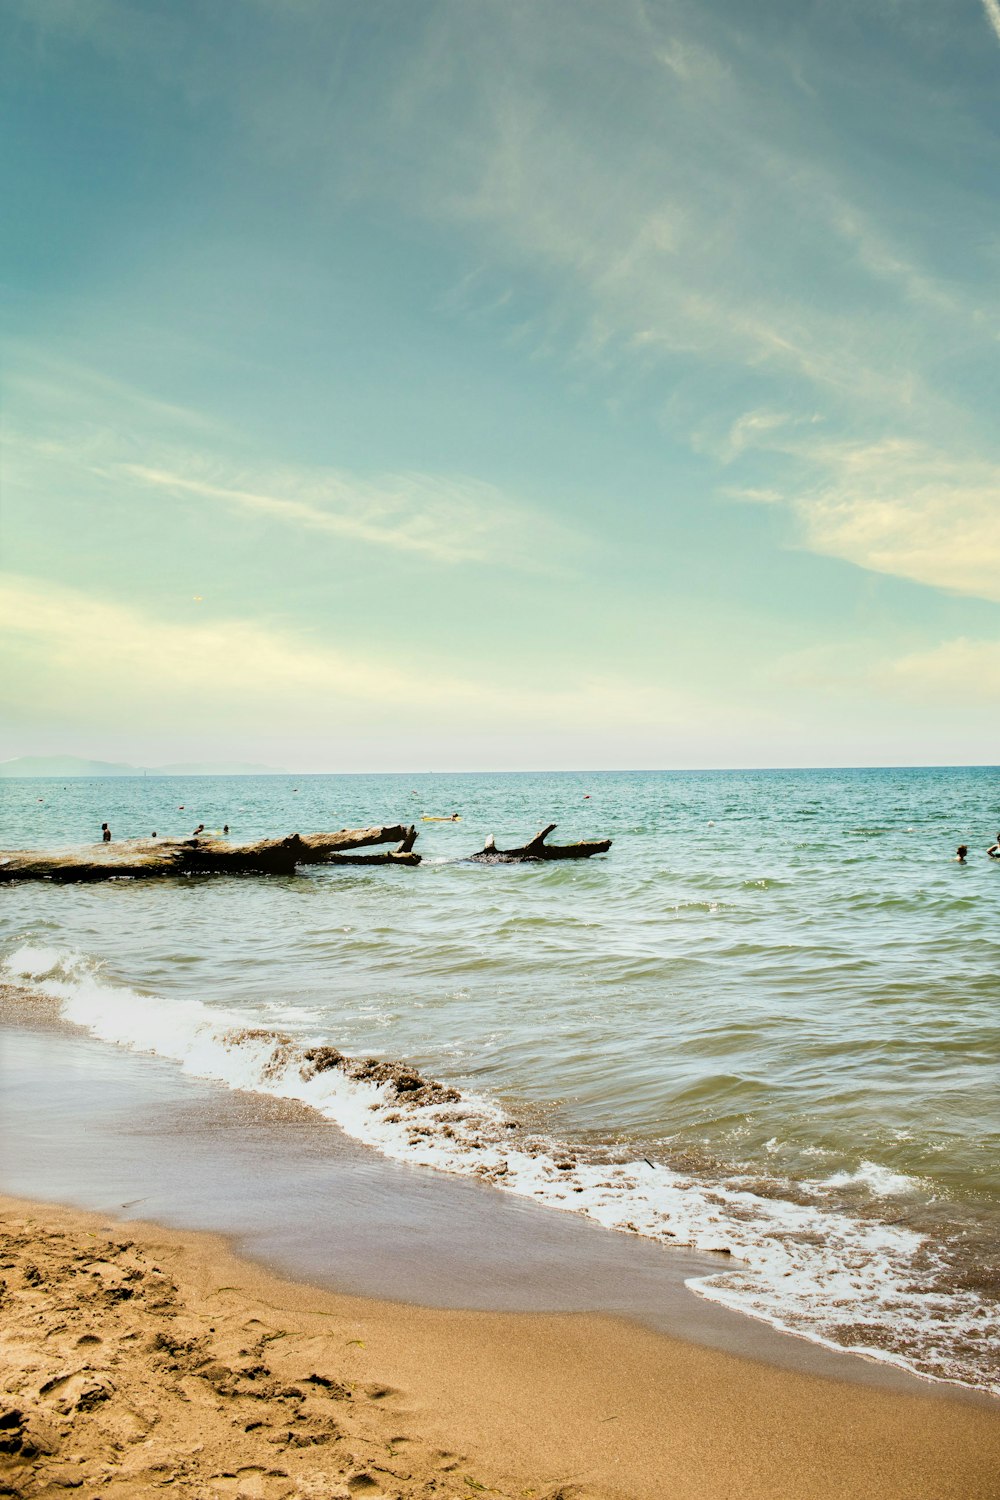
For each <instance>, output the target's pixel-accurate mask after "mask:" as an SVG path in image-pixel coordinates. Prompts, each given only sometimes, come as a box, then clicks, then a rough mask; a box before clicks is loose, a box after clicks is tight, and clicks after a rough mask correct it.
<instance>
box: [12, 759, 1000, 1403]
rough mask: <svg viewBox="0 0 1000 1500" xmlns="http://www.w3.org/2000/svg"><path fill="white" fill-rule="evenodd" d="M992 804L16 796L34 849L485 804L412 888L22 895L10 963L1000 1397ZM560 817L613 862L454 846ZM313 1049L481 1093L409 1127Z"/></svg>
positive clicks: (966, 795)
mask: <svg viewBox="0 0 1000 1500" xmlns="http://www.w3.org/2000/svg"><path fill="white" fill-rule="evenodd" d="M998 792H1000V773H998V772H997V771H995V770H990V769H972V770H936V769H930V770H928V769H920V770H878V771H828V772H822V771H818V772H817V771H801V772H784V771H781V772H747V773H731V772H725V773H722V772H719V773H623V774H610V773H606V774H599V775H589V776H584V775H580V774H575V773H574V774H566V775H495V776H479V775H475V776H473V775H470V776H440V777H427V776H423V777H416V778H404V777H388V776H379V777H306V778H300V779H293V778H285V777H267V778H259V779H256V778H190V779H185V778H169V779H167V778H136V779H120V780H103V781H94V782H75V781H67V782H60V781H51V780H46V781H28V780H23V781H16V782H12V781H7V782H0V845H2V846H4V847H15V846H27V845H46V846H52V845H56V844H59V843H62V842H76V841H81V840H84V839H91V838H93V837H94V836H95V833H96V830H97V829H98V828H99V825H100V823H101V822H102V821H104V820H105V819H106V820H107V821H109V822H110V824H111V827H112V829H113V831H114V832H115V834H116V835H118V836H127V835H132V834H145V833H148V832H150V831H151V830H152V829H153V828H156V829H157V831H158V832H160V833H161V834H165V833H181V832H182V833H188V832H190V830H191V829H192V828H193V827H194V826H195V825H196V824H197V823H200V822H204V823H205V824H206V825H207V826H208V827H209V828H215V827H221V825H222V823H223V822H228V823H229V824H230V825H231V828H232V831H233V834H234V836H236V837H251V836H255V835H259V834H276V833H287V832H291V831H293V830H296V829H297V830H299V831H301V832H310V831H317V830H320V829H326V828H339V827H342V826H359V825H362V824H367V823H370V822H389V821H392V822H394V821H398V820H402V821H408V820H409V819H411V818H417V817H419V815H420V814H421V813H436V814H440V813H450V812H451V811H453V810H455V809H457V810H458V811H460V812H461V814H462V821H461V822H459V823H456V824H442V823H428V824H419V825H418V826H419V827H420V829H421V836H420V840H419V843H418V848H419V849H420V850H421V852H422V853H423V854H424V856H425V863H424V864H423V865H422V866H421V867H420V869H418V870H399V869H384V868H378V867H376V868H373V869H368V870H365V869H361V868H353V869H351V868H340V869H326V870H323V869H317V868H312V869H310V870H308V871H306V872H304V873H303V874H302V875H301V876H299V877H296V878H293V879H269V880H257V879H249V878H248V879H215V880H206V879H200V880H195V879H192V880H188V881H183V882H177V883H173V882H169V883H168V882H164V883H154V882H135V883H126V882H114V883H112V884H110V885H105V886H94V887H53V886H48V885H44V886H35V887H28V886H26V887H23V888H11V887H8V888H5V889H3V890H2V895H0V943H2V948H3V954H4V956H5V962H6V974H7V976H8V977H13V978H15V979H17V980H18V981H20V982H23V983H29V982H31V983H35V984H41V985H42V986H43V987H45V988H47V989H48V990H49V992H50V993H52V994H55V995H57V996H58V998H59V999H60V1001H61V1003H62V1005H63V1009H64V1013H65V1014H66V1015H67V1016H68V1018H69V1019H72V1020H74V1021H76V1022H77V1023H78V1024H80V1025H82V1026H85V1027H87V1028H89V1029H90V1030H91V1031H93V1032H94V1033H95V1034H97V1035H100V1036H102V1037H104V1038H106V1039H107V1040H113V1041H117V1042H119V1043H121V1044H123V1045H129V1046H132V1047H135V1048H140V1049H145V1050H149V1051H155V1052H158V1053H160V1054H161V1055H164V1056H168V1057H174V1058H175V1059H176V1060H177V1061H179V1062H181V1063H182V1064H183V1066H185V1067H186V1068H187V1069H188V1070H189V1071H192V1072H196V1073H199V1074H201V1075H202V1076H207V1077H216V1078H219V1079H221V1080H223V1081H225V1082H229V1083H231V1084H239V1085H241V1086H244V1087H253V1088H257V1089H260V1090H262V1091H268V1092H275V1093H283V1094H286V1095H291V1096H292V1097H300V1098H304V1099H306V1100H307V1102H310V1103H312V1104H314V1105H315V1106H316V1107H318V1108H319V1109H321V1110H322V1111H323V1112H324V1113H326V1114H328V1115H329V1116H330V1117H331V1118H333V1119H336V1120H337V1121H338V1122H339V1123H340V1124H341V1125H342V1126H344V1128H346V1129H347V1130H348V1131H350V1132H351V1133H352V1134H354V1135H355V1136H356V1137H358V1138H359V1139H361V1140H363V1141H365V1142H367V1143H368V1144H370V1145H372V1146H373V1147H374V1148H376V1149H378V1150H380V1151H382V1152H383V1153H385V1154H388V1155H392V1156H398V1157H401V1158H403V1159H407V1160H411V1161H417V1162H423V1163H424V1164H426V1165H428V1166H435V1167H440V1168H444V1169H446V1170H449V1171H454V1172H463V1173H470V1174H471V1173H476V1174H477V1175H479V1176H484V1177H486V1178H487V1180H490V1181H494V1182H495V1183H496V1185H497V1186H498V1188H500V1189H502V1190H505V1191H508V1192H514V1193H517V1194H520V1195H523V1196H530V1197H533V1198H535V1199H537V1200H538V1201H540V1202H543V1203H547V1204H549V1205H550V1206H552V1207H553V1208H561V1209H571V1210H574V1211H577V1212H584V1213H587V1214H589V1215H590V1216H591V1217H593V1218H596V1219H598V1221H599V1222H602V1223H606V1224H609V1225H614V1226H617V1227H632V1228H634V1229H635V1230H636V1231H638V1232H640V1233H643V1234H645V1235H648V1236H650V1237H651V1238H664V1239H667V1240H668V1241H669V1240H672V1241H673V1242H674V1243H690V1244H693V1245H696V1246H700V1247H702V1248H720V1247H721V1248H727V1249H729V1250H731V1251H732V1252H733V1255H734V1257H735V1258H734V1260H733V1262H732V1267H731V1269H729V1268H727V1269H726V1270H725V1271H723V1272H721V1273H720V1274H719V1275H717V1276H715V1277H712V1278H710V1279H709V1280H708V1281H701V1282H700V1283H699V1284H698V1289H699V1290H701V1291H702V1292H703V1293H704V1294H705V1295H708V1296H711V1297H713V1298H715V1299H717V1300H719V1301H724V1302H727V1303H728V1304H729V1305H731V1306H736V1307H740V1308H742V1309H743V1310H745V1311H748V1312H753V1313H755V1314H757V1315H758V1316H762V1317H766V1318H767V1319H768V1321H770V1322H772V1323H775V1324H778V1325H779V1326H788V1327H790V1328H792V1329H794V1330H795V1331H797V1332H800V1333H803V1334H806V1335H807V1336H809V1337H812V1338H815V1339H819V1340H823V1341H828V1342H833V1343H840V1344H847V1345H850V1346H857V1347H863V1348H866V1349H868V1350H869V1351H871V1352H873V1353H881V1354H882V1356H883V1357H884V1356H889V1357H892V1358H894V1359H896V1360H899V1361H901V1362H905V1363H907V1364H909V1365H910V1366H911V1367H912V1368H915V1369H918V1370H920V1371H922V1372H923V1373H928V1374H935V1375H938V1376H944V1377H947V1378H953V1379H954V1378H958V1379H961V1380H963V1381H967V1382H969V1383H975V1384H981V1385H982V1384H992V1385H996V1384H997V1383H998V1382H1000V1349H998V1339H997V1328H996V1322H995V1311H996V1299H997V1294H998V1289H1000V1267H998V1265H997V1238H998V1236H997V1230H998V1228H1000V1165H998V1152H997V1146H998V1142H1000V1091H998V1079H1000V1073H998V1064H1000V983H998V981H997V977H996V976H997V972H998V959H1000V924H998V921H997V915H998V906H1000V864H995V863H994V862H992V861H989V860H987V858H986V856H985V853H984V852H983V851H984V849H985V847H986V845H988V844H989V843H992V842H993V837H994V834H995V832H996V826H997V823H998V807H1000V796H998ZM585 794H589V800H585ZM180 804H183V805H184V806H183V811H182V810H181V808H180ZM550 821H556V822H557V823H558V824H559V827H558V830H557V833H556V835H555V837H556V838H557V839H570V838H575V837H597V836H602V835H610V836H611V837H613V838H614V841H615V842H614V845H613V848H612V850H611V853H610V854H609V855H608V856H606V857H603V858H599V859H595V860H592V861H589V862H581V863H574V864H560V865H523V866H494V867H481V866H476V865H469V864H465V863H462V862H461V858H460V857H461V855H462V854H463V853H470V852H472V851H473V850H475V849H477V848H480V847H481V846H482V842H483V839H484V837H485V835H486V834H488V833H493V834H495V835H496V838H497V842H498V844H500V845H501V846H503V845H504V844H508V843H510V844H513V843H521V842H523V840H524V838H525V836H526V835H530V834H531V833H533V832H534V831H535V830H536V829H537V828H538V827H540V826H542V825H543V824H544V823H546V822H550ZM960 842H965V843H968V844H969V845H970V847H971V848H972V850H973V853H972V855H971V856H970V863H969V865H968V866H965V867H963V866H959V865H957V864H955V863H954V862H953V858H952V857H953V855H954V850H955V846H956V845H957V844H958V843H960ZM248 1027H250V1028H255V1029H257V1030H259V1029H260V1028H264V1029H265V1030H270V1031H274V1032H280V1033H282V1034H283V1035H285V1036H287V1037H289V1038H291V1039H293V1041H294V1042H295V1043H296V1046H295V1047H292V1048H289V1047H288V1046H287V1045H286V1046H284V1049H283V1050H282V1044H281V1043H279V1042H278V1041H277V1038H276V1037H263V1038H262V1037H260V1036H259V1035H258V1036H254V1037H252V1038H247V1037H246V1036H245V1035H243V1036H241V1034H240V1031H241V1028H243V1029H244V1030H245V1028H248ZM316 1041H323V1042H329V1043H333V1044H335V1045H336V1046H337V1047H339V1048H341V1049H343V1050H344V1051H345V1052H347V1053H349V1054H351V1055H354V1056H365V1055H370V1054H378V1055H380V1056H385V1057H388V1058H393V1059H398V1060H406V1061H407V1062H409V1063H411V1064H413V1065H414V1066H416V1067H418V1068H419V1069H420V1070H421V1071H422V1072H423V1073H424V1074H425V1075H426V1076H428V1077H432V1078H436V1079H440V1080H442V1081H444V1082H446V1083H449V1084H453V1085H455V1086H456V1087H457V1088H458V1089H460V1090H461V1092H462V1095H463V1098H462V1100H461V1101H460V1102H459V1103H458V1104H456V1103H455V1102H454V1101H452V1102H451V1104H450V1105H447V1106H445V1105H437V1106H435V1105H434V1104H433V1103H431V1104H428V1105H425V1106H423V1107H422V1109H420V1108H418V1109H416V1110H414V1109H405V1110H402V1111H401V1110H400V1108H399V1101H398V1100H397V1099H396V1098H395V1095H394V1093H393V1091H392V1090H391V1089H387V1088H385V1087H384V1086H377V1085H373V1084H372V1083H371V1082H365V1081H358V1080H357V1079H354V1078H351V1077H349V1076H347V1075H346V1074H345V1073H344V1072H343V1071H342V1070H334V1071H333V1072H330V1073H325V1074H323V1075H321V1076H319V1077H316V1076H313V1077H309V1076H307V1077H303V1076H302V1075H303V1072H305V1073H306V1074H308V1071H309V1070H308V1067H304V1065H303V1060H302V1056H301V1051H300V1050H297V1049H298V1048H299V1047H300V1046H304V1045H306V1044H308V1043H310V1042H316ZM373 1104H374V1105H375V1106H376V1107H375V1108H374V1109H373V1108H371V1106H372V1105H373ZM394 1117H395V1118H394ZM514 1121H516V1122H517V1125H516V1128H510V1127H511V1126H512V1123H513V1122H514ZM418 1132H419V1133H418Z"/></svg>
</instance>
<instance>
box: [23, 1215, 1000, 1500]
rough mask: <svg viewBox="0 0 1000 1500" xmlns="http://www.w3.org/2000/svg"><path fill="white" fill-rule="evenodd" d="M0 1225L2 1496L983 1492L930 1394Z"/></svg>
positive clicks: (990, 1410)
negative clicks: (0, 1244) (0, 1249)
mask: <svg viewBox="0 0 1000 1500" xmlns="http://www.w3.org/2000/svg"><path fill="white" fill-rule="evenodd" d="M0 1223H2V1229H3V1241H4V1248H5V1254H4V1261H5V1269H4V1277H5V1279H6V1281H7V1292H6V1298H7V1316H6V1317H5V1320H4V1331H3V1335H2V1344H0V1348H2V1349H3V1355H4V1360H3V1363H4V1365H5V1367H6V1368H5V1387H6V1389H5V1393H4V1397H3V1400H4V1402H5V1408H4V1409H5V1411H6V1412H8V1413H9V1412H10V1411H11V1410H13V1411H15V1412H19V1413H20V1417H19V1418H18V1419H17V1420H15V1421H14V1422H11V1420H10V1418H9V1417H5V1418H4V1422H5V1423H6V1425H5V1426H4V1427H3V1432H4V1433H5V1434H15V1435H16V1434H18V1433H20V1434H21V1435H22V1436H21V1438H17V1437H16V1436H15V1438H14V1442H15V1444H16V1443H17V1442H20V1444H21V1449H22V1451H21V1452H20V1453H16V1452H15V1453H11V1452H10V1451H9V1449H10V1446H11V1441H12V1440H11V1438H8V1439H7V1440H6V1447H7V1449H8V1451H7V1452H6V1454H5V1455H4V1457H3V1459H2V1464H3V1468H2V1469H0V1475H2V1477H3V1480H4V1482H5V1483H6V1485H7V1493H8V1494H12V1495H23V1496H29V1495H33V1494H49V1493H58V1492H59V1490H60V1489H65V1488H75V1489H76V1488H78V1489H80V1492H81V1494H82V1495H88V1496H89V1495H91V1494H93V1495H101V1496H102V1497H103V1496H109V1497H117V1496H126V1495H128V1496H144V1495H147V1494H150V1495H151V1494H153V1493H155V1492H157V1491H159V1490H160V1489H162V1488H163V1487H164V1486H165V1485H168V1486H169V1487H170V1489H171V1490H172V1492H173V1493H176V1494H184V1495H190V1496H192V1497H200V1500H215V1497H216V1496H220V1497H221V1496H223V1495H232V1496H240V1495H242V1496H246V1497H247V1500H250V1497H255V1500H256V1497H264V1500H283V1497H285V1496H288V1497H292V1496H301V1497H303V1500H326V1497H331V1500H332V1497H347V1496H360V1495H363V1496H369V1497H371V1500H377V1497H378V1496H380V1495H384V1496H387V1497H388V1496H393V1497H395V1496H400V1497H403V1500H409V1497H411V1496H413V1497H415V1496H431V1495H434V1496H449V1497H450V1496H457V1495H465V1496H466V1497H467V1496H469V1495H470V1494H473V1493H493V1494H499V1495H501V1496H515V1495H520V1496H525V1497H528V1496H529V1495H530V1496H534V1497H536V1500H542V1497H551V1500H633V1497H634V1500H639V1497H646V1496H657V1495H664V1496H666V1495H670V1496H671V1497H672V1500H688V1497H690V1500H695V1497H698V1500H723V1497H724V1496H735V1495H738V1496H740V1497H741V1500H764V1497H765V1496H766V1497H768V1500H785V1497H787V1500H834V1497H844V1496H846V1495H855V1494H856V1495H859V1496H860V1495H863V1494H877V1495H878V1496H879V1497H880V1500H896V1497H898V1500H904V1497H906V1500H918V1497H926V1500H932V1497H933V1500H996V1496H997V1494H998V1481H997V1479H996V1475H997V1473H998V1472H1000V1411H998V1410H996V1409H995V1407H994V1405H993V1404H992V1403H990V1404H989V1405H986V1404H983V1405H980V1404H977V1403H971V1402H966V1401H956V1400H955V1399H953V1398H952V1397H951V1396H950V1395H948V1394H945V1393H943V1392H941V1391H940V1389H939V1388H936V1387H932V1386H928V1387H927V1389H926V1392H923V1391H922V1392H920V1393H915V1394H909V1393H901V1392H898V1391H887V1390H873V1389H870V1388H866V1387H864V1386H861V1385H855V1384H850V1383H847V1382H844V1381H842V1380H835V1379H828V1378H824V1377H820V1376H817V1375H814V1374H804V1373H802V1372H793V1371H788V1370H781V1369H777V1368H775V1367H773V1366H770V1365H764V1364H760V1363H759V1362H756V1361H753V1360H749V1359H745V1358H743V1357H741V1356H739V1355H735V1354H732V1353H726V1352H722V1351H719V1350H714V1349H706V1348H702V1347H698V1346H696V1345H693V1344H689V1343H686V1342H682V1341H681V1340H678V1339H675V1338H671V1337H668V1336H667V1335H665V1334H663V1333H657V1332H653V1331H651V1330H648V1329H645V1328H642V1327H639V1326H637V1325H636V1324H634V1323H632V1322H629V1321H626V1320H625V1319H623V1318H615V1317H611V1316H607V1315H605V1314H580V1313H568V1314H567V1313H559V1314H551V1313H548V1314H543V1313H509V1312H502V1313H497V1312H482V1311H473V1312H470V1311H460V1310H454V1309H433V1308H423V1307H416V1306H407V1305H404V1304H400V1303H392V1302H385V1301H380V1300H377V1299H373V1298H361V1297H352V1296H347V1295H344V1294H338V1293H334V1292H331V1291H329V1290H326V1289H323V1288H320V1287H314V1286H310V1285H308V1284H306V1283H301V1282H293V1281H289V1280H285V1279H282V1278H279V1277H277V1276H275V1275H273V1274H272V1273H271V1272H269V1271H268V1270H266V1269H264V1268H262V1267H260V1266H258V1265H256V1264H254V1263H253V1262H251V1261H248V1260H245V1259H243V1258H241V1257H239V1256H237V1255H235V1254H234V1253H233V1251H232V1249H231V1247H230V1246H229V1244H228V1243H227V1242H226V1241H225V1240H224V1239H223V1238H222V1237H221V1236H219V1235H209V1234H204V1233H195V1232H191V1231H179V1230H170V1229H164V1228H162V1227H161V1226H159V1225H156V1224H150V1223H146V1222H135V1221H130V1222H128V1224H127V1225H126V1224H124V1223H122V1222H121V1221H117V1220H113V1219H109V1217H108V1216H107V1215H104V1214H91V1213H84V1212H81V1211H79V1210H76V1209H68V1208H62V1207H55V1206H52V1205H46V1204H39V1203H36V1202H33V1201H26V1200H23V1199H14V1198H10V1197H6V1196H5V1197H0ZM154 1268H159V1269H158V1270H157V1269H154ZM25 1273H27V1274H25ZM95 1340H101V1342H94V1341H95ZM84 1416H85V1417H86V1421H81V1420H80V1418H81V1417H84ZM25 1447H27V1449H28V1450H30V1449H31V1448H32V1447H34V1448H35V1449H36V1451H35V1452H34V1453H33V1454H32V1453H30V1451H29V1452H28V1453H25V1452H24V1449H25ZM47 1450H48V1451H47Z"/></svg>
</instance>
